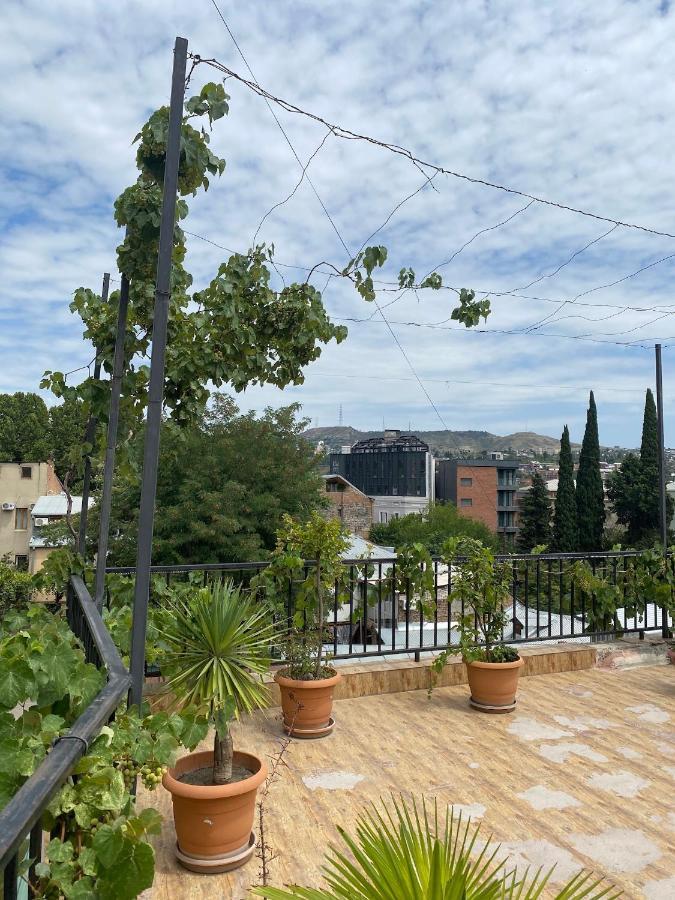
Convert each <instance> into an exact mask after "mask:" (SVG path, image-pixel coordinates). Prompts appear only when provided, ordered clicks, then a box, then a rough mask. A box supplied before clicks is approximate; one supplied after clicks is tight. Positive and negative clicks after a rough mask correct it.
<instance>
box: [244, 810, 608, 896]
mask: <svg viewBox="0 0 675 900" xmlns="http://www.w3.org/2000/svg"><path fill="white" fill-rule="evenodd" d="M391 807H393V808H390V807H388V806H384V804H383V809H382V810H381V811H380V810H379V809H378V808H377V807H373V808H372V809H367V810H365V811H364V812H362V813H361V814H360V815H359V817H358V819H357V821H356V834H355V836H352V835H350V834H348V833H347V832H346V831H345V830H344V829H343V828H340V827H338V832H339V835H340V838H341V840H342V842H343V843H344V848H338V847H335V846H331V847H330V848H329V849H328V851H327V853H326V863H325V865H324V867H323V873H324V880H325V887H324V888H321V889H313V888H310V887H301V886H299V885H292V886H290V887H288V888H286V889H283V888H273V887H267V886H263V887H257V888H254V889H253V891H252V893H253V895H254V896H256V897H265V898H267V900H293V898H296V900H353V898H355V897H358V898H360V900H381V898H383V897H396V898H397V900H418V898H421V897H425V898H431V897H434V898H435V897H438V898H447V900H535V898H538V897H541V896H542V894H543V891H544V890H545V889H546V888H547V887H548V888H549V890H550V887H551V886H550V885H549V884H548V883H549V881H550V878H551V874H552V872H553V866H552V867H551V868H550V869H549V870H548V872H544V871H542V869H539V870H538V871H536V872H535V873H534V874H532V873H531V872H530V870H529V869H527V870H526V871H525V872H524V873H522V874H520V875H519V874H518V873H517V872H516V870H515V868H514V867H513V866H512V865H511V864H510V861H509V859H508V856H507V854H506V853H501V854H500V853H499V849H500V848H499V846H498V845H496V844H495V843H494V841H493V839H492V838H491V837H489V838H488V839H487V841H478V840H477V839H478V837H479V833H480V832H479V828H478V827H474V826H473V825H472V824H471V822H470V820H469V821H463V820H462V817H461V816H459V817H455V816H453V814H452V809H451V808H448V809H446V811H445V823H443V822H442V820H441V816H440V815H439V810H438V806H437V803H436V801H434V802H433V805H431V804H429V805H427V803H426V802H425V800H424V799H422V803H421V809H420V806H419V805H418V804H417V803H415V801H413V802H412V803H411V804H410V807H408V806H406V805H405V804H404V803H403V801H397V800H396V799H393V801H392V804H391ZM546 896H551V897H554V898H555V900H582V898H586V900H599V898H600V897H603V898H604V900H615V898H617V897H620V896H621V891H619V890H616V889H615V888H614V887H613V886H611V885H610V884H608V883H607V882H606V881H605V880H604V879H603V878H597V877H596V876H594V875H593V874H592V873H591V872H584V871H580V872H578V873H577V874H576V875H574V876H573V877H572V878H571V879H570V880H569V881H568V882H567V884H565V885H564V886H563V887H560V888H559V889H558V890H556V892H555V894H552V893H547V895H546Z"/></svg>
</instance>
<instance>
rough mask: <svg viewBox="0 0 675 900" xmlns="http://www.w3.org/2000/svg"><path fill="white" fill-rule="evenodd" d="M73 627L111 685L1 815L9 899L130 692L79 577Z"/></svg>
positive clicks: (72, 598) (70, 605)
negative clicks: (72, 779)
mask: <svg viewBox="0 0 675 900" xmlns="http://www.w3.org/2000/svg"><path fill="white" fill-rule="evenodd" d="M66 609H67V618H68V623H69V625H70V628H71V629H72V631H73V633H74V634H75V635H76V637H78V638H79V640H80V643H81V644H82V647H83V649H84V654H85V657H86V660H87V662H90V663H93V664H94V665H95V666H97V668H99V669H105V670H106V674H107V682H106V684H105V686H104V687H103V688H102V689H101V691H100V692H99V693H98V694H97V695H96V697H95V698H94V699H93V700H92V701H91V703H90V704H89V706H88V707H87V708H86V710H85V711H84V712H83V713H82V715H81V716H80V717H79V718H78V719H77V720H76V721H75V723H74V724H73V726H72V728H71V729H70V731H68V733H67V734H64V735H63V736H62V737H60V738H58V739H57V741H56V742H55V743H54V746H53V747H52V749H51V750H50V752H49V753H48V754H47V756H46V758H45V759H44V760H43V761H42V763H41V764H40V765H39V766H38V768H37V769H36V770H35V772H34V773H33V774H32V775H31V777H30V778H29V779H28V781H26V782H25V783H24V784H23V785H22V786H21V787H20V788H19V790H18V791H17V793H16V794H15V795H14V797H12V799H11V800H10V801H9V803H8V804H7V806H5V808H4V809H3V810H2V811H1V812H0V870H2V872H3V885H4V893H3V900H15V898H16V897H17V896H18V887H19V883H20V879H19V876H18V870H19V865H20V861H21V860H22V859H23V858H24V857H25V852H26V848H25V842H26V840H28V854H29V857H30V859H31V860H32V864H31V868H34V866H35V863H36V862H38V861H39V860H40V857H41V850H42V839H43V833H42V825H41V819H42V815H43V813H44V811H45V809H46V807H47V805H48V803H49V802H50V800H51V799H52V797H54V795H55V794H56V792H57V791H58V790H59V788H60V787H61V786H62V784H63V783H64V782H65V781H66V779H67V778H68V777H69V776H70V775H71V773H72V772H73V769H74V768H75V765H76V763H77V762H78V760H79V759H80V757H81V756H83V755H84V753H85V752H86V751H87V749H88V747H89V744H90V743H91V742H92V741H93V740H94V738H95V737H96V736H97V735H98V734H99V733H100V731H101V728H102V727H103V726H104V725H105V724H106V723H107V722H109V721H110V719H111V718H112V716H113V715H114V712H115V710H116V709H117V707H118V706H119V704H120V702H121V701H122V700H123V699H124V697H125V696H126V693H127V691H128V689H129V673H128V672H127V670H126V668H125V667H124V664H123V663H122V660H121V658H120V655H119V653H118V652H117V648H116V647H115V645H114V644H113V642H112V639H111V637H110V635H109V634H108V631H107V630H106V627H105V625H104V624H103V619H102V618H101V615H100V613H99V612H98V611H97V609H96V606H95V605H94V602H93V600H92V599H91V597H90V595H89V591H88V590H87V588H86V586H85V584H84V582H83V581H82V579H81V578H79V577H78V576H73V577H72V579H71V582H70V585H69V588H68V593H67V607H66Z"/></svg>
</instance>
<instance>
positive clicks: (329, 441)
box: [304, 425, 577, 456]
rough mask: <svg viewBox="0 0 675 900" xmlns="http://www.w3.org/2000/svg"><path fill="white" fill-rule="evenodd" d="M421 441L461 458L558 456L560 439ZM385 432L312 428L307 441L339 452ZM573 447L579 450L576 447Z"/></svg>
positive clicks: (484, 435)
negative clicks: (508, 454)
mask: <svg viewBox="0 0 675 900" xmlns="http://www.w3.org/2000/svg"><path fill="white" fill-rule="evenodd" d="M414 433H415V434H416V435H417V436H418V437H419V438H421V440H423V441H425V442H426V443H427V444H429V446H430V447H431V449H432V451H433V453H434V454H435V455H436V456H444V455H446V454H449V455H454V456H457V455H458V454H459V452H460V451H461V453H462V455H471V454H480V453H482V452H483V451H488V452H489V451H491V450H498V451H502V452H509V451H511V452H516V453H518V452H523V451H535V452H536V453H542V452H545V453H557V452H558V451H559V449H560V441H559V440H558V439H557V438H552V437H547V436H546V435H543V434H536V433H535V432H533V431H517V432H515V433H514V434H505V435H498V434H491V433H490V432H489V431H415V432H414ZM381 435H382V432H381V431H358V430H357V429H356V428H351V427H350V426H349V425H331V426H329V427H326V428H308V429H307V431H305V433H304V437H305V438H306V439H307V440H308V441H311V442H312V443H317V442H318V441H323V442H324V444H325V445H326V447H327V448H328V449H329V450H339V449H340V448H341V447H342V446H345V445H347V444H349V445H351V444H354V443H356V441H362V440H365V439H367V438H373V437H380V436H381ZM573 446H577V445H576V444H575V445H573Z"/></svg>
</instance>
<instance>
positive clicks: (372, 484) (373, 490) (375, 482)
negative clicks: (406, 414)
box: [329, 429, 435, 523]
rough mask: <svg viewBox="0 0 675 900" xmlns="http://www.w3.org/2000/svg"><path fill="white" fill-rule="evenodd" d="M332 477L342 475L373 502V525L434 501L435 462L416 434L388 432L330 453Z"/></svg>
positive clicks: (419, 508)
mask: <svg viewBox="0 0 675 900" xmlns="http://www.w3.org/2000/svg"><path fill="white" fill-rule="evenodd" d="M329 465H330V474H331V475H341V476H342V477H343V478H346V479H347V481H349V482H350V484H352V485H353V486H354V487H356V488H357V489H358V490H359V491H361V492H362V493H363V494H365V495H366V496H367V497H370V498H371V499H372V501H373V513H372V514H373V522H383V523H386V522H389V521H390V520H391V519H394V518H398V517H399V516H405V515H408V513H419V512H423V511H424V510H425V509H427V508H428V506H429V504H430V503H433V502H434V497H435V483H434V460H433V457H432V455H431V453H430V451H429V446H428V444H426V443H425V442H424V441H421V440H420V439H419V438H418V437H416V436H415V435H414V434H401V432H400V431H399V430H397V429H387V430H385V431H384V433H383V435H382V437H381V438H379V437H378V438H369V439H368V440H364V441H357V443H356V444H354V445H353V446H351V447H343V449H342V452H341V453H331V454H330V461H329Z"/></svg>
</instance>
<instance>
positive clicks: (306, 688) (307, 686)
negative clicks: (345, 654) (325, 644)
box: [274, 672, 342, 738]
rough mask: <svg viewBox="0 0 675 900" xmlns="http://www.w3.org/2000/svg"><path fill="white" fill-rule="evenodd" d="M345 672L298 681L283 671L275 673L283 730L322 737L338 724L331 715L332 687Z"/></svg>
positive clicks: (299, 735) (292, 733) (297, 734)
mask: <svg viewBox="0 0 675 900" xmlns="http://www.w3.org/2000/svg"><path fill="white" fill-rule="evenodd" d="M341 678H342V676H341V675H339V674H335V675H333V676H332V677H331V678H321V679H319V680H317V681H299V680H296V679H295V678H288V677H287V676H286V675H282V674H281V673H280V672H277V674H276V675H275V676H274V680H275V681H276V683H277V684H278V685H279V690H280V691H281V709H282V711H283V714H284V731H286V733H287V734H290V735H291V736H292V737H310V738H312V737H323V736H324V735H325V734H330V732H331V731H332V730H333V726H334V725H335V719H334V718H333V717H332V715H331V712H332V710H333V691H334V690H335V685H336V684H338V683H339V682H340V681H341Z"/></svg>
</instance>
